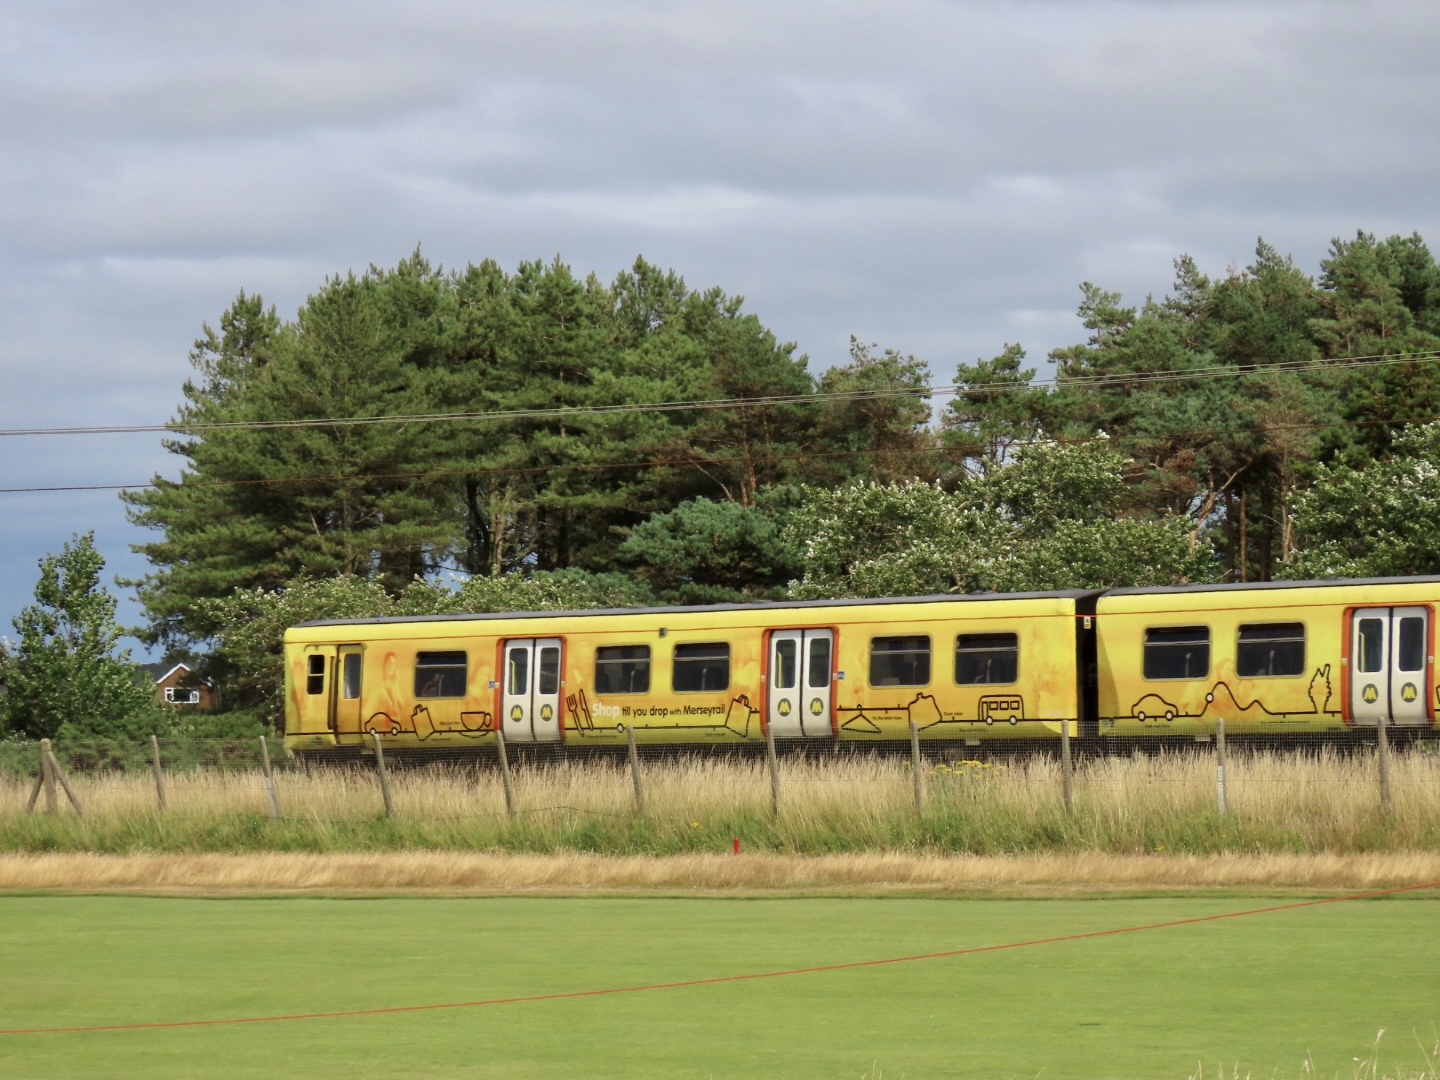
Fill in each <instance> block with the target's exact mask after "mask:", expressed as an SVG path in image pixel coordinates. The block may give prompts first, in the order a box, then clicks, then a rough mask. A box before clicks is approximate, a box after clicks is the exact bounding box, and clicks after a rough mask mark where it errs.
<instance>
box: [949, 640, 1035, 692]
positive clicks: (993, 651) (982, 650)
mask: <svg viewBox="0 0 1440 1080" xmlns="http://www.w3.org/2000/svg"><path fill="white" fill-rule="evenodd" d="M1002 642H1003V644H1002ZM997 661H998V663H999V664H1000V665H1004V664H1006V663H1008V665H1009V666H1008V667H1004V666H1001V667H999V669H998V674H999V675H1000V676H1001V677H1000V678H994V677H992V675H993V674H995V673H996V663H997ZM962 663H966V664H973V665H976V668H977V669H978V666H979V665H981V664H983V665H985V670H984V675H985V677H984V678H969V677H967V678H962V677H961V676H962V675H967V676H969V675H979V674H980V672H979V671H978V670H973V669H972V670H965V669H962V666H961V665H962ZM1006 676H1008V677H1006ZM1019 681H1020V635H1019V634H1017V633H1015V632H1014V631H1011V630H998V631H997V630H991V631H987V632H985V633H972V634H956V635H955V685H956V686H1014V685H1015V684H1016V683H1018V682H1019Z"/></svg>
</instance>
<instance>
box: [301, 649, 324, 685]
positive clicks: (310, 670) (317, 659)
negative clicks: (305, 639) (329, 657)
mask: <svg viewBox="0 0 1440 1080" xmlns="http://www.w3.org/2000/svg"><path fill="white" fill-rule="evenodd" d="M307 665H308V666H307V667H306V668H305V692H306V693H307V694H323V693H324V692H325V657H323V656H317V655H315V654H314V653H311V654H310V659H309V660H308V662H307Z"/></svg>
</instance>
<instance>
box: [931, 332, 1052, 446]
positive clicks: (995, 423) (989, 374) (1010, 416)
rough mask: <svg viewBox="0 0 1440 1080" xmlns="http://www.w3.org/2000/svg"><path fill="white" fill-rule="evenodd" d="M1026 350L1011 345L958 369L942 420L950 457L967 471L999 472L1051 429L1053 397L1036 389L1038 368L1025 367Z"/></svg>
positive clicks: (943, 438) (944, 439)
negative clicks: (1013, 456) (1013, 457)
mask: <svg viewBox="0 0 1440 1080" xmlns="http://www.w3.org/2000/svg"><path fill="white" fill-rule="evenodd" d="M1024 360H1025V350H1024V349H1022V348H1021V347H1020V346H1019V345H1010V344H1007V345H1006V346H1005V349H1004V351H1002V352H1001V353H1000V355H999V356H996V357H994V358H992V359H990V360H977V361H976V362H975V363H973V364H960V365H959V366H958V367H957V368H956V369H955V386H956V391H955V397H954V398H953V399H952V400H951V401H950V402H949V403H948V404H947V405H946V407H945V412H944V415H943V417H942V418H941V439H942V442H943V444H944V446H945V449H946V452H947V455H948V456H949V457H950V459H951V460H952V461H955V462H957V463H958V464H959V465H960V467H961V468H962V469H963V470H965V471H967V472H974V473H985V472H989V471H990V470H992V469H995V468H998V467H999V466H1000V465H1001V464H1003V463H1004V462H1005V460H1006V459H1007V458H1008V457H1009V455H1010V454H1011V453H1013V452H1014V451H1015V450H1016V449H1018V448H1019V447H1021V446H1024V445H1025V444H1027V443H1029V442H1032V441H1034V440H1035V439H1038V438H1040V437H1041V435H1042V434H1043V433H1044V431H1045V429H1046V427H1047V426H1048V414H1049V411H1050V395H1049V394H1048V393H1047V392H1046V391H1045V390H1044V389H1043V388H1040V387H1036V386H1032V385H1031V380H1032V379H1034V378H1035V369H1034V368H1022V367H1021V366H1020V365H1021V363H1022V362H1023V361H1024Z"/></svg>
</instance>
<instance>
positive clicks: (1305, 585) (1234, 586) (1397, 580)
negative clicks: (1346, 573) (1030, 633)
mask: <svg viewBox="0 0 1440 1080" xmlns="http://www.w3.org/2000/svg"><path fill="white" fill-rule="evenodd" d="M1406 583H1413V584H1416V585H1433V584H1437V583H1440V576H1417V577H1374V578H1317V579H1314V580H1310V581H1230V582H1224V583H1221V584H1212V585H1203V584H1202V585H1145V586H1132V587H1128V588H1123V589H1105V590H1103V591H1102V592H1101V594H1100V595H1102V596H1152V595H1162V594H1180V595H1183V594H1186V593H1191V594H1193V593H1210V592H1266V591H1269V590H1272V589H1337V588H1355V587H1357V586H1366V585H1404V584H1406Z"/></svg>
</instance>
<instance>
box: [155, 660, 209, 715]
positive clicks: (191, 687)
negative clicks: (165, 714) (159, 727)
mask: <svg viewBox="0 0 1440 1080" xmlns="http://www.w3.org/2000/svg"><path fill="white" fill-rule="evenodd" d="M155 696H156V698H158V699H159V700H160V701H163V702H165V703H166V704H167V705H185V706H188V707H191V708H195V709H199V710H200V711H202V712H206V711H208V710H210V709H213V708H214V707H215V705H216V697H217V695H216V693H215V687H214V685H213V684H212V683H210V682H209V681H208V680H205V679H199V678H196V677H195V676H194V675H192V674H191V672H190V665H189V664H176V665H174V666H173V667H172V668H171V669H170V670H169V671H167V672H165V674H163V675H161V676H160V677H159V678H158V679H156V680H155Z"/></svg>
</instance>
